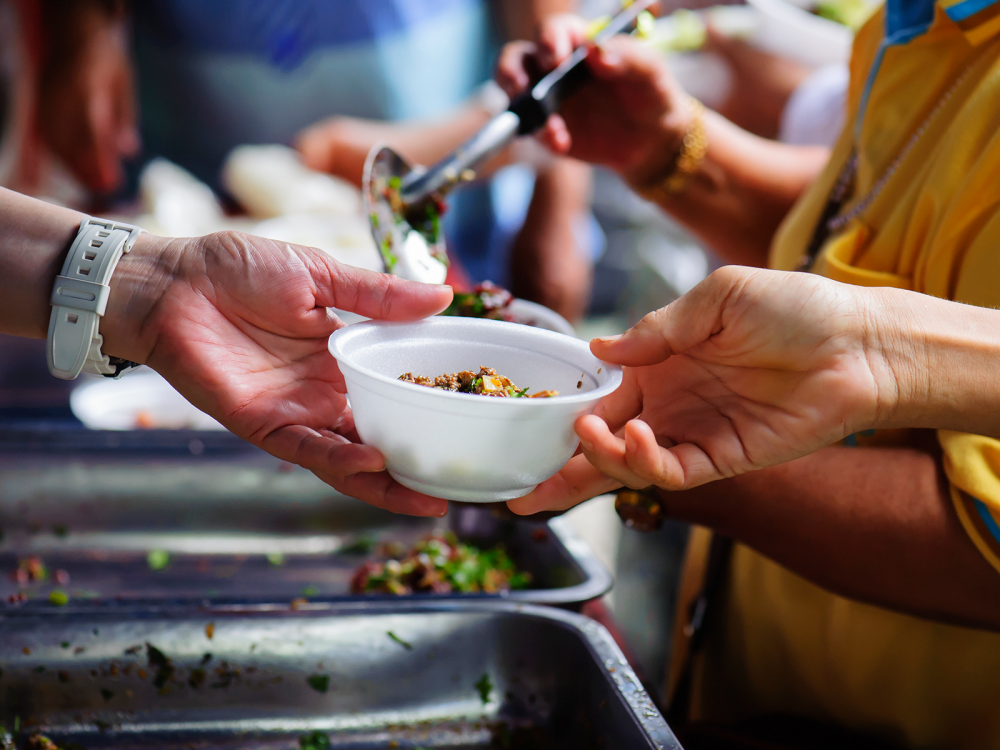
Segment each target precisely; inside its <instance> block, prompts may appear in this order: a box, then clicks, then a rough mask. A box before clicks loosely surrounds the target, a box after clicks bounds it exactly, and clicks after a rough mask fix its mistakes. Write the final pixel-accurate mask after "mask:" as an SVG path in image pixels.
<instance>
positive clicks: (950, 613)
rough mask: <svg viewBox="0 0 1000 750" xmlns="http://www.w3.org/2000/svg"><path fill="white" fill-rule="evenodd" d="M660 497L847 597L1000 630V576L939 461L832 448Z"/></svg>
mask: <svg viewBox="0 0 1000 750" xmlns="http://www.w3.org/2000/svg"><path fill="white" fill-rule="evenodd" d="M660 497H661V499H662V501H663V503H664V504H665V507H666V509H667V511H668V513H669V514H670V515H671V517H675V518H678V519H680V520H683V521H689V522H691V523H697V524H701V525H704V526H708V527H710V528H712V529H714V530H717V531H719V532H720V533H723V534H726V535H728V536H731V537H733V538H734V539H736V540H737V541H740V542H742V543H744V544H746V545H748V546H750V547H752V548H753V549H755V550H757V551H758V552H760V553H762V554H764V555H766V556H767V557H770V558H771V559H773V560H774V561H776V562H778V563H780V564H781V565H783V566H785V567H786V568H788V569H789V570H791V571H793V572H795V573H797V574H798V575H801V576H803V577H804V578H807V579H809V580H811V581H812V582H813V583H816V584H817V585H819V586H822V587H824V588H826V589H829V590H830V591H832V592H834V593H836V594H839V595H841V596H846V597H850V598H853V599H860V600H862V601H866V602H870V603H872V604H877V605H879V606H883V607H888V608H890V609H896V610H899V611H902V612H906V613H910V614H915V615H918V616H923V617H931V618H934V619H939V620H944V621H948V622H953V623H958V624H963V625H969V626H973V627H986V628H991V629H1000V575H997V571H995V570H994V569H993V568H991V567H990V565H989V564H988V563H987V562H986V560H985V559H984V558H983V556H982V555H981V554H980V553H979V551H978V550H977V549H976V548H975V546H974V545H973V544H972V542H971V541H970V539H969V537H968V535H967V534H966V533H965V531H964V530H963V528H962V526H961V523H960V522H959V520H958V518H957V516H956V514H955V511H954V509H953V506H952V502H951V499H950V498H949V496H948V490H947V487H946V485H945V482H944V477H943V474H942V473H941V469H940V463H939V460H938V456H937V455H936V453H935V452H934V451H922V450H913V449H905V448H827V449H825V450H822V451H820V452H819V453H816V454H814V455H812V456H808V457H806V458H801V459H799V460H797V461H793V462H791V463H787V464H784V465H782V466H775V467H772V468H769V469H764V470H761V471H758V472H754V473H752V474H745V475H743V476H741V477H735V478H733V479H729V480H726V481H723V482H717V483H715V484H713V485H706V486H704V487H700V488H698V489H695V490H690V491H687V492H677V493H667V492H661V493H660ZM779 529H780V533H778V532H777V530H779Z"/></svg>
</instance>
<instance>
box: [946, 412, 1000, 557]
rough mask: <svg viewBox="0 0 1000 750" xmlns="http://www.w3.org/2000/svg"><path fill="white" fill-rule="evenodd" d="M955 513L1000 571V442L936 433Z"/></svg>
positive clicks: (977, 544)
mask: <svg viewBox="0 0 1000 750" xmlns="http://www.w3.org/2000/svg"><path fill="white" fill-rule="evenodd" d="M938 440H939V441H940V442H941V447H942V448H943V449H944V470H945V474H947V476H948V481H949V482H950V483H951V500H952V502H953V503H954V504H955V511H956V512H957V513H958V517H959V519H960V520H961V522H962V526H963V527H965V531H966V532H967V533H968V535H969V536H970V537H971V538H972V541H973V543H974V544H975V545H976V547H977V548H978V549H979V551H980V552H982V553H983V557H985V558H986V559H987V560H988V561H989V563H990V565H992V566H993V567H994V568H996V569H997V571H998V572H1000V440H995V439H994V438H988V437H983V436H982V435H970V434H968V433H965V432H952V431H950V430H938Z"/></svg>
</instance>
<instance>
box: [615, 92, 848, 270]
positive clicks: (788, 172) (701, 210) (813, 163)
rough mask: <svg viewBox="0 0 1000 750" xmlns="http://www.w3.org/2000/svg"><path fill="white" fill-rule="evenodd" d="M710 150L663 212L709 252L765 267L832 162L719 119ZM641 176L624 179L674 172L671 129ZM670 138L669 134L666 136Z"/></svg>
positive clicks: (711, 119)
mask: <svg viewBox="0 0 1000 750" xmlns="http://www.w3.org/2000/svg"><path fill="white" fill-rule="evenodd" d="M704 122H705V130H706V135H707V137H708V151H707V153H706V155H705V159H704V161H703V162H702V165H701V167H700V169H699V170H698V172H697V173H696V174H695V175H693V176H692V178H691V180H690V181H689V183H688V184H687V186H686V187H685V188H684V189H683V191H681V192H680V193H678V194H677V195H674V196H669V197H667V196H665V195H664V194H663V193H662V192H661V193H660V195H661V200H660V201H658V202H659V204H660V207H661V208H663V209H664V210H665V211H667V212H668V213H670V214H671V215H672V216H673V217H674V218H675V219H677V221H678V222H680V223H681V224H683V225H684V226H686V227H687V228H688V229H690V230H691V231H692V232H694V233H695V234H696V235H698V236H699V237H700V238H701V239H702V240H704V241H705V243H707V244H708V245H709V246H711V247H712V248H713V249H714V250H715V251H716V252H718V253H719V255H720V256H721V257H722V258H723V259H724V260H725V261H726V262H728V263H737V264H740V265H746V266H757V267H763V266H766V264H767V256H768V251H769V249H770V246H771V240H772V238H773V237H774V233H775V232H776V231H777V229H778V226H779V225H780V224H781V222H782V220H784V218H785V216H786V215H787V214H788V212H789V211H790V210H791V208H792V206H793V205H794V204H795V202H796V201H797V200H798V198H799V196H800V195H802V193H803V192H804V191H805V190H806V188H807V187H808V186H809V185H810V184H812V182H813V181H814V180H815V179H816V177H817V176H818V175H819V173H820V171H821V170H822V169H823V167H824V165H825V164H826V162H827V160H828V158H829V151H828V150H827V149H825V148H822V147H812V146H789V145H787V144H783V143H778V142H775V141H769V140H766V139H764V138H759V137H757V136H755V135H752V134H750V133H748V132H746V131H745V130H742V129H740V128H739V127H737V126H736V125H734V124H733V123H731V122H729V121H728V120H726V119H725V118H724V117H722V116H721V115H718V114H716V113H714V112H706V115H705V118H704ZM666 128H667V129H668V132H667V133H665V135H664V139H663V144H664V145H663V147H662V148H660V149H659V152H660V154H661V156H660V158H659V159H651V160H650V161H649V162H647V166H646V167H645V169H643V170H641V171H639V172H637V173H635V174H632V175H626V178H627V179H628V181H629V182H630V183H631V184H632V185H633V186H642V185H646V184H649V182H650V181H651V180H652V179H655V177H657V176H659V175H663V174H666V173H667V172H668V171H669V170H670V169H671V168H672V166H673V164H674V160H675V155H676V154H677V151H678V149H679V148H680V139H681V137H682V136H681V135H680V133H678V132H677V130H676V124H674V123H672V122H671V123H667V124H666ZM670 131H672V132H670Z"/></svg>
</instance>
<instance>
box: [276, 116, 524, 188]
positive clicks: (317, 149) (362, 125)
mask: <svg viewBox="0 0 1000 750" xmlns="http://www.w3.org/2000/svg"><path fill="white" fill-rule="evenodd" d="M490 116H491V115H490V112H489V110H488V109H486V108H485V107H483V106H481V105H480V104H479V103H478V102H475V101H471V102H469V103H467V104H465V105H463V106H461V107H459V108H458V109H457V110H455V111H453V112H451V113H449V114H448V115H447V116H445V117H442V118H440V119H438V120H433V121H428V122H379V121H377V120H362V119H358V118H354V117H331V118H330V119H328V120H323V121H322V122H319V123H316V124H315V125H312V126H310V127H308V128H306V129H305V130H303V131H302V132H301V133H299V135H298V136H297V137H296V139H295V147H296V148H297V149H298V151H299V153H300V154H301V155H302V160H303V162H304V163H305V164H306V166H307V167H309V168H310V169H315V170H318V171H320V172H328V173H330V174H335V175H337V176H338V177H342V178H343V179H345V180H348V181H349V182H352V183H354V184H355V185H357V186H358V187H360V186H361V177H362V173H363V172H364V167H365V159H366V158H367V156H368V152H369V151H371V148H372V146H374V145H375V144H376V143H386V144H388V145H390V146H392V148H394V149H395V150H396V151H398V152H399V153H400V155H402V156H403V157H404V158H405V159H406V160H407V161H409V162H410V163H411V164H434V163H435V162H437V161H439V160H440V159H443V158H444V157H445V156H447V155H448V154H449V153H451V152H452V151H453V150H454V149H455V148H456V147H457V146H458V145H459V144H460V143H462V142H463V141H465V140H466V139H467V138H470V137H471V136H472V135H474V134H475V133H476V132H477V131H478V130H479V129H480V128H482V127H483V125H485V124H486V123H487V122H489V120H490ZM508 162H509V154H507V153H504V154H501V155H500V156H498V157H497V158H495V159H494V160H493V162H492V163H491V164H489V165H488V169H484V170H481V173H482V174H486V173H489V172H490V171H492V170H494V169H496V168H498V167H499V166H502V165H503V164H505V163H508Z"/></svg>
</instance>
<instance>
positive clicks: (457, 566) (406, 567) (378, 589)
mask: <svg viewBox="0 0 1000 750" xmlns="http://www.w3.org/2000/svg"><path fill="white" fill-rule="evenodd" d="M530 582H531V574H530V573H528V572H527V571H519V570H518V569H517V566H516V565H515V564H514V561H513V560H511V559H510V556H509V555H508V554H507V552H506V551H505V550H504V549H503V547H500V546H497V547H494V548H492V549H489V550H481V549H479V548H477V547H474V546H473V545H471V544H462V543H461V542H459V541H458V539H457V538H456V537H455V535H454V534H452V533H451V532H445V533H443V534H433V535H431V536H428V537H427V538H425V539H423V540H421V541H419V542H417V543H416V544H415V545H414V546H413V548H412V549H410V550H409V551H408V552H406V553H405V554H403V555H401V556H400V557H399V558H398V559H390V560H385V561H384V562H368V563H365V564H364V565H362V566H361V567H360V568H358V569H357V570H356V571H355V573H354V577H353V579H352V580H351V591H352V592H354V593H357V594H396V595H405V594H412V593H435V594H448V593H452V592H454V591H459V592H463V593H474V592H486V593H497V592H500V591H506V590H510V589H523V588H527V586H528V584H529V583H530Z"/></svg>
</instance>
